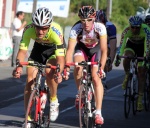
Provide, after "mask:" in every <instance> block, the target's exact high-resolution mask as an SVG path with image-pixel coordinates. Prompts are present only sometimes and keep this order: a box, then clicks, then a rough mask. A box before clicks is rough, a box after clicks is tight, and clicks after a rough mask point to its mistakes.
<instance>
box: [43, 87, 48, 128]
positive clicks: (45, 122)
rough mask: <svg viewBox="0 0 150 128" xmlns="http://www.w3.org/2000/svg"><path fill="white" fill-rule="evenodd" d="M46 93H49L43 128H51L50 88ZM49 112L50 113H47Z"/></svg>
mask: <svg viewBox="0 0 150 128" xmlns="http://www.w3.org/2000/svg"><path fill="white" fill-rule="evenodd" d="M46 93H47V102H46V105H45V109H44V110H43V114H42V128H49V127H50V117H49V115H50V114H49V110H50V106H49V104H50V100H49V97H50V90H49V88H47V89H46ZM47 111H48V112H47Z"/></svg>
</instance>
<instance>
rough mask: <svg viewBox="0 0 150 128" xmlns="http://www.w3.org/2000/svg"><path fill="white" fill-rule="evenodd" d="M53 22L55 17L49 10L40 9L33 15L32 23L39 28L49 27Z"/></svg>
mask: <svg viewBox="0 0 150 128" xmlns="http://www.w3.org/2000/svg"><path fill="white" fill-rule="evenodd" d="M52 21H53V15H52V13H51V12H50V11H49V9H48V8H45V7H44V8H39V9H38V10H37V11H36V12H34V13H33V15H32V22H33V24H35V25H37V26H47V25H50V24H51V22H52Z"/></svg>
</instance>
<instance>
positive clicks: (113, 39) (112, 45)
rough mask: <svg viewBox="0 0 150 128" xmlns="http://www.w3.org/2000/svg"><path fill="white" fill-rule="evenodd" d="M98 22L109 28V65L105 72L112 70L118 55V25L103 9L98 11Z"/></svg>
mask: <svg viewBox="0 0 150 128" xmlns="http://www.w3.org/2000/svg"><path fill="white" fill-rule="evenodd" d="M96 22H101V23H103V24H104V25H105V26H106V30H107V44H108V57H107V61H108V63H109V65H106V66H105V72H106V73H107V72H109V71H111V70H112V64H113V61H114V58H115V55H116V44H117V31H116V26H115V25H114V24H113V23H112V22H110V21H108V20H107V17H106V14H105V13H104V11H103V10H98V11H96ZM103 84H104V87H106V88H107V86H106V77H105V78H104V79H103Z"/></svg>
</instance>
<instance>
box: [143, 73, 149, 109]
mask: <svg viewBox="0 0 150 128" xmlns="http://www.w3.org/2000/svg"><path fill="white" fill-rule="evenodd" d="M144 106H145V110H146V111H149V110H150V75H149V73H147V74H146V83H145V87H144Z"/></svg>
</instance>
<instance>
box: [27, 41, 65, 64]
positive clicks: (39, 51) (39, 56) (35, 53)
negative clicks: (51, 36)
mask: <svg viewBox="0 0 150 128" xmlns="http://www.w3.org/2000/svg"><path fill="white" fill-rule="evenodd" d="M56 55H59V56H64V55H65V49H63V48H61V49H56V45H45V44H44V45H43V44H40V43H37V42H35V43H34V46H33V49H32V51H31V54H30V56H29V59H28V60H29V61H36V62H39V63H42V64H46V62H47V60H48V59H52V58H56Z"/></svg>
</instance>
